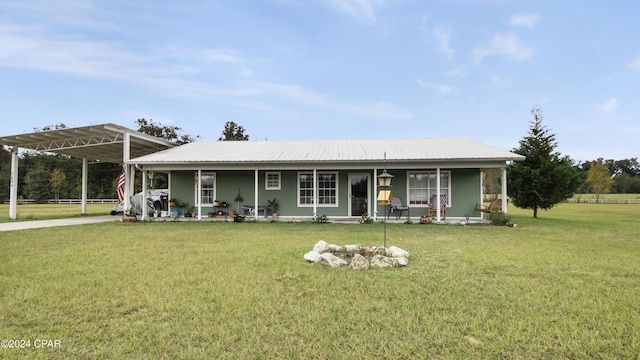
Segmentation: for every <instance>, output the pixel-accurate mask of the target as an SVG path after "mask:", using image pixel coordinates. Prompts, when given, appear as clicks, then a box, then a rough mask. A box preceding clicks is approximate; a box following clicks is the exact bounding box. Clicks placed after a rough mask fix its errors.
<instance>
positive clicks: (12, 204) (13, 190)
mask: <svg viewBox="0 0 640 360" xmlns="http://www.w3.org/2000/svg"><path fill="white" fill-rule="evenodd" d="M17 214H18V147H17V146H14V147H13V148H12V149H11V177H10V179H9V219H11V220H15V219H16V217H17Z"/></svg>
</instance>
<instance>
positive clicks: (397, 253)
mask: <svg viewBox="0 0 640 360" xmlns="http://www.w3.org/2000/svg"><path fill="white" fill-rule="evenodd" d="M387 256H388V257H392V258H399V257H404V258H408V257H409V253H408V252H407V251H406V250H402V249H400V248H399V247H397V246H389V248H387Z"/></svg>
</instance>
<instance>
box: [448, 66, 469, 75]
mask: <svg viewBox="0 0 640 360" xmlns="http://www.w3.org/2000/svg"><path fill="white" fill-rule="evenodd" d="M468 73H469V67H468V66H466V65H460V66H457V67H455V68H453V69H451V70H449V71H447V72H446V73H445V74H447V75H448V76H454V77H461V76H465V75H467V74H468Z"/></svg>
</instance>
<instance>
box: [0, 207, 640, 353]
mask: <svg viewBox="0 0 640 360" xmlns="http://www.w3.org/2000/svg"><path fill="white" fill-rule="evenodd" d="M510 214H512V216H513V221H514V222H515V223H516V224H517V227H514V228H512V227H494V226H450V225H418V224H413V225H404V224H388V225H387V234H388V235H387V236H388V243H389V244H390V245H396V246H400V247H402V248H404V249H406V250H408V251H409V252H410V253H411V256H410V258H409V265H408V266H407V267H404V268H400V269H387V270H374V271H364V272H353V271H349V270H347V269H330V268H326V267H322V266H316V265H312V264H308V263H306V262H305V261H304V260H303V259H302V256H303V254H304V253H306V252H307V251H309V250H310V249H311V248H312V247H313V245H314V244H315V242H316V241H318V240H321V239H323V240H326V241H327V242H330V243H334V244H339V245H345V244H364V245H368V244H374V245H380V244H381V243H382V240H383V239H382V237H383V226H382V224H379V223H378V224H372V225H345V224H311V223H308V222H307V223H295V224H290V223H269V222H258V223H254V222H246V223H224V222H217V223H211V222H156V223H145V222H138V223H122V222H114V223H103V224H93V225H82V226H73V227H59V228H49V229H32V230H23V231H14V232H4V233H0V303H1V304H2V311H0V338H2V339H28V340H31V341H32V342H31V346H32V347H31V348H24V349H15V348H2V349H0V358H3V359H22V358H211V359H245V358H250V359H257V358H264V359H267V358H291V359H300V358H313V359H336V358H387V359H410V358H419V359H425V358H426V359H429V358H437V359H450V358H456V359H468V358H476V359H485V358H490V359H495V358H500V359H514V358H522V359H557V358H564V359H566V358H570V359H591V358H600V359H637V358H638V357H639V356H640V332H639V331H638V324H640V302H639V301H638V299H639V298H640V262H639V261H638V259H640V222H639V221H638V220H639V219H638V215H639V214H640V205H633V204H632V205H601V204H561V205H559V206H557V207H556V208H553V209H551V210H549V211H541V212H540V213H539V216H540V218H538V219H533V218H532V217H531V216H532V213H531V211H525V210H520V209H514V208H512V209H510ZM34 339H51V340H59V341H60V344H61V346H60V347H58V348H49V349H47V348H45V349H42V348H41V349H36V348H34V347H33V344H34V343H33V340H34Z"/></svg>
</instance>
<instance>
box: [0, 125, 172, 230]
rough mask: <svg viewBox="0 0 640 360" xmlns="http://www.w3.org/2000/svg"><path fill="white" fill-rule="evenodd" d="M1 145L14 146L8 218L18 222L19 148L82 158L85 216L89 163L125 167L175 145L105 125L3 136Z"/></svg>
mask: <svg viewBox="0 0 640 360" xmlns="http://www.w3.org/2000/svg"><path fill="white" fill-rule="evenodd" d="M0 145H6V146H9V147H11V179H10V184H9V188H10V191H9V201H10V203H9V218H10V219H11V220H15V219H16V212H17V203H18V150H19V149H20V148H23V149H28V150H33V151H40V152H49V153H56V154H62V155H67V156H71V157H75V158H80V159H82V210H81V213H82V214H86V211H87V174H88V168H89V166H88V165H89V164H90V163H98V162H111V163H120V164H124V163H125V162H126V161H127V160H129V159H131V158H135V157H139V156H143V155H147V154H151V153H154V152H157V151H160V150H164V149H168V148H170V147H173V146H175V145H174V144H173V143H171V142H169V141H166V140H164V139H160V138H156V137H154V136H150V135H147V134H143V133H141V132H138V131H134V130H131V129H129V128H126V127H123V126H119V125H115V124H102V125H91V126H84V127H76V128H68V129H58V130H50V131H40V132H33V133H27V134H21V135H11V136H2V137H0ZM134 173H135V167H134V165H127V166H126V167H125V175H126V183H125V196H124V199H125V200H124V201H125V209H126V208H128V207H129V197H130V195H131V194H133V181H130V179H133V178H134V177H133V175H134Z"/></svg>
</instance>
